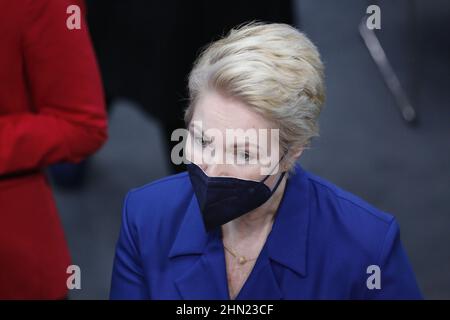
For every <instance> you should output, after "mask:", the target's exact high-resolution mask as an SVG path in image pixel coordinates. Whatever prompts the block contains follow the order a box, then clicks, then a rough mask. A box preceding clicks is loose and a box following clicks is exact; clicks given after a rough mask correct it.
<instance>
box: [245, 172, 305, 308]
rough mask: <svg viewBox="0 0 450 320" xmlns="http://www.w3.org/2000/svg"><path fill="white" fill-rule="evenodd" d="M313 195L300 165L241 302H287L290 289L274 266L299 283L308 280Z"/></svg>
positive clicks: (287, 189)
mask: <svg viewBox="0 0 450 320" xmlns="http://www.w3.org/2000/svg"><path fill="white" fill-rule="evenodd" d="M309 192H310V190H309V183H308V179H307V177H306V173H305V172H304V170H303V169H302V168H301V167H300V165H298V164H297V165H296V168H295V173H294V174H293V175H291V176H290V177H289V179H288V181H287V184H286V189H285V191H284V195H283V199H282V200H281V202H280V206H279V208H278V212H277V216H276V217H275V221H274V224H273V227H272V231H271V232H270V234H269V236H268V238H267V241H266V244H265V246H264V248H263V250H262V251H261V254H260V257H259V258H258V260H257V262H256V263H255V267H254V269H253V271H252V273H251V274H250V276H249V278H248V279H247V283H246V284H245V285H244V287H243V288H242V290H241V292H240V293H239V295H238V297H237V298H238V299H257V300H261V299H274V300H275V299H283V298H285V297H286V288H284V287H283V286H282V281H281V279H279V277H280V275H279V277H277V274H276V273H275V272H274V270H273V269H274V264H276V265H277V267H280V266H281V270H282V271H281V272H286V271H287V270H290V271H292V272H294V273H295V274H296V275H297V276H298V279H299V280H300V279H301V278H303V277H305V276H306V271H307V268H306V266H307V263H306V258H307V242H308V226H309V214H310V209H309ZM299 283H300V282H299ZM289 285H292V286H295V285H297V284H296V283H290V284H289ZM300 289H301V288H300V287H299V290H300Z"/></svg>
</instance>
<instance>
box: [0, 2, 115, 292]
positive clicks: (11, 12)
mask: <svg viewBox="0 0 450 320" xmlns="http://www.w3.org/2000/svg"><path fill="white" fill-rule="evenodd" d="M71 4H74V1H65V0H17V1H11V0H0V12H2V19H0V43H1V46H0V299H1V298H33V299H34V298H37V299H40V298H44V299H47V298H49V299H53V298H63V297H64V296H65V295H66V294H67V286H66V280H67V277H68V274H66V269H67V267H68V265H70V264H71V262H70V258H69V253H68V249H67V245H66V241H65V238H64V233H63V229H62V226H61V223H60V220H59V217H58V213H57V209H56V206H55V202H54V199H53V196H52V192H51V189H50V186H49V183H48V181H47V179H46V176H45V175H44V173H43V171H42V169H43V168H45V167H46V166H48V165H50V164H54V163H57V162H78V161H80V160H82V159H83V158H85V157H87V156H88V155H90V154H92V153H93V152H94V151H96V150H97V149H98V148H99V147H100V146H101V145H102V144H103V142H104V141H105V140H106V138H107V119H106V113H105V108H104V100H103V92H102V86H101V81H100V77H99V72H98V68H97V64H96V60H95V57H94V53H93V50H92V47H91V43H90V40H89V36H88V31H87V28H86V25H85V24H84V17H82V19H81V20H82V25H81V29H74V30H69V29H68V28H67V26H66V20H67V18H68V17H69V15H70V14H68V13H67V12H66V10H67V7H68V6H69V5H71ZM82 13H83V12H82Z"/></svg>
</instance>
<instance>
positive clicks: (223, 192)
mask: <svg viewBox="0 0 450 320" xmlns="http://www.w3.org/2000/svg"><path fill="white" fill-rule="evenodd" d="M187 169H188V172H189V177H190V179H191V183H192V186H193V188H194V192H195V195H196V196H197V200H198V204H199V207H200V211H201V213H202V216H203V222H204V224H205V228H206V230H207V231H210V230H212V229H214V228H216V227H219V226H221V225H223V224H225V223H227V222H229V221H231V220H234V219H236V218H238V217H240V216H242V215H244V214H245V213H247V212H250V211H252V210H253V209H256V208H258V207H259V206H261V205H262V204H263V203H265V202H266V201H267V200H269V198H270V197H271V196H272V194H274V193H275V191H276V190H277V188H278V186H279V184H280V183H281V181H282V180H283V177H284V175H285V174H286V172H283V173H282V174H281V175H280V177H279V178H278V181H277V183H276V184H275V187H274V188H273V190H270V188H269V187H268V186H267V185H266V184H265V183H264V181H266V180H267V178H268V177H269V176H270V175H267V176H266V177H265V178H264V179H263V180H261V181H252V180H244V179H238V178H229V177H209V176H208V175H207V174H206V173H205V172H203V170H202V169H201V168H200V167H199V166H198V165H196V164H194V163H189V164H187Z"/></svg>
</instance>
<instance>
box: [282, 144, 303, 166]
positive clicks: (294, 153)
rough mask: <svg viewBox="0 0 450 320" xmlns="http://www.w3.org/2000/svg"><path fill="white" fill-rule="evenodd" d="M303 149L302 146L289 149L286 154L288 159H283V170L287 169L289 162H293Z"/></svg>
mask: <svg viewBox="0 0 450 320" xmlns="http://www.w3.org/2000/svg"><path fill="white" fill-rule="evenodd" d="M303 150H304V148H296V149H291V150H290V151H289V152H288V154H287V156H288V159H289V161H283V162H284V163H283V170H289V169H290V168H289V166H290V164H292V163H295V162H296V161H297V160H298V159H299V158H300V156H301V155H302V153H303Z"/></svg>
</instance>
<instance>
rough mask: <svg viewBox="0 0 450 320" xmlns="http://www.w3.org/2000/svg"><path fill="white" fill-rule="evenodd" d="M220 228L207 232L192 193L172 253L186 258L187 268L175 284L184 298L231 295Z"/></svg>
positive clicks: (222, 297) (216, 297)
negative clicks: (229, 293)
mask: <svg viewBox="0 0 450 320" xmlns="http://www.w3.org/2000/svg"><path fill="white" fill-rule="evenodd" d="M219 231H220V230H219V229H217V230H216V231H212V232H209V233H207V232H206V230H205V228H204V225H203V221H202V219H201V213H200V209H199V208H198V204H197V201H196V198H195V196H193V197H192V199H191V202H190V204H189V207H188V210H187V212H186V215H185V218H184V221H183V223H182V225H181V227H180V229H179V231H178V234H177V237H176V239H175V242H174V244H173V246H172V249H171V251H170V253H169V258H170V259H184V260H185V261H183V262H184V263H185V264H186V268H184V270H185V271H184V272H182V273H181V274H179V275H177V276H176V278H175V286H176V287H177V289H178V291H179V293H180V295H181V297H182V298H183V299H187V300H197V299H205V300H206V299H228V298H229V296H228V287H227V280H226V279H227V277H226V269H225V257H224V253H223V247H222V245H221V244H222V243H221V240H220V232H219Z"/></svg>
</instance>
